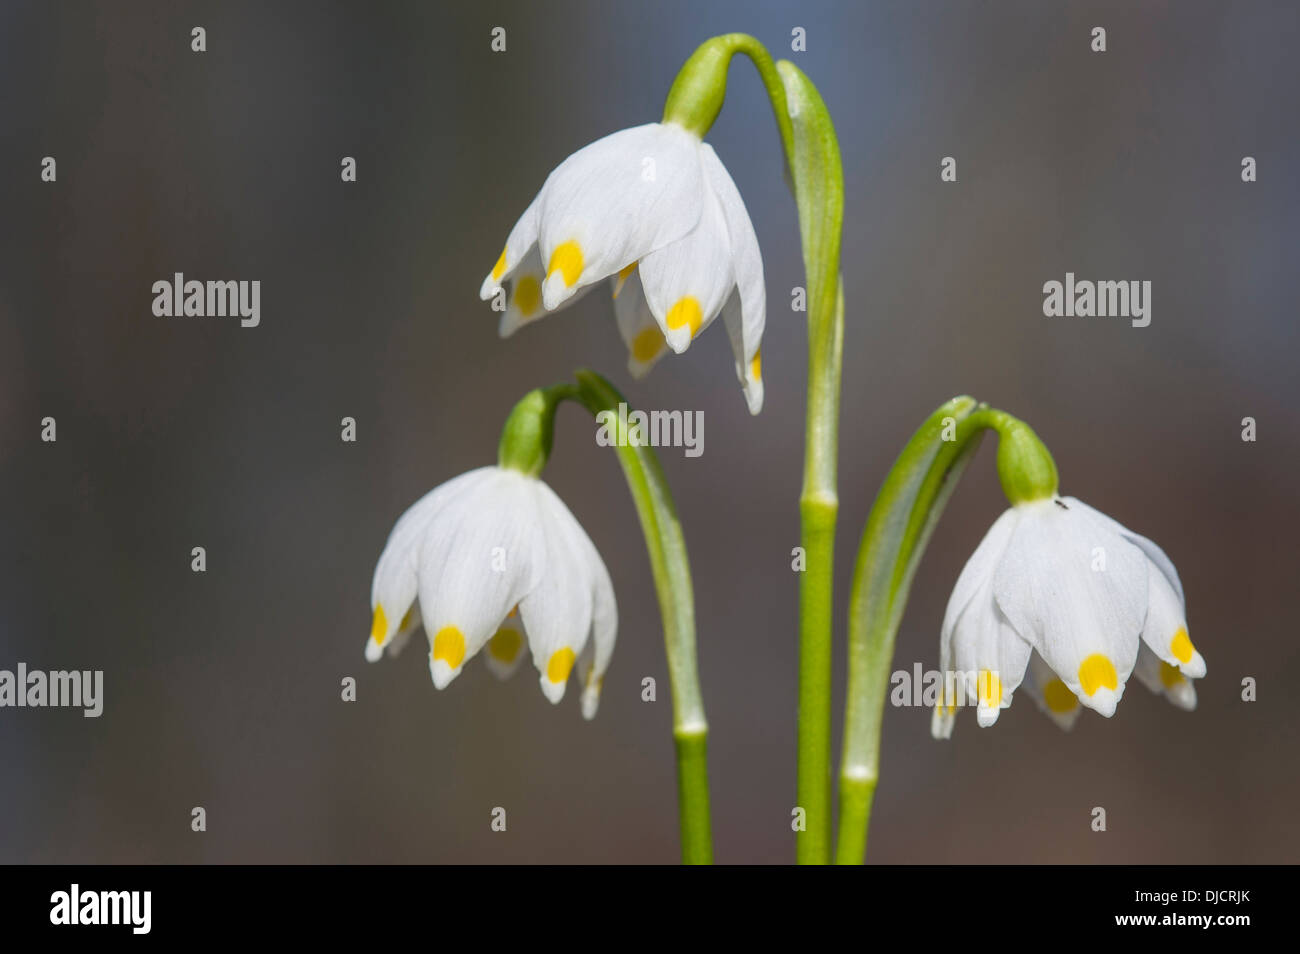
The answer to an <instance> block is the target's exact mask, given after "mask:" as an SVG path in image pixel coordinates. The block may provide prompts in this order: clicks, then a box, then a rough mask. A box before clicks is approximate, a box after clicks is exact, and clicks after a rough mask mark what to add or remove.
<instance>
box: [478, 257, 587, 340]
mask: <svg viewBox="0 0 1300 954" xmlns="http://www.w3.org/2000/svg"><path fill="white" fill-rule="evenodd" d="M545 280H546V273H545V272H544V271H543V270H542V257H541V254H540V253H539V252H538V251H537V246H536V245H534V246H533V247H532V248H530V249H529V250H528V252H527V253H526V254H525V255H524V257H523V260H522V261H521V262H520V264H519V267H518V269H517V270H516V271H515V273H514V274H513V275H512V276H511V277H510V279H509V282H508V285H507V286H506V287H503V288H502V290H501V291H502V294H503V295H505V303H506V307H505V311H503V312H501V321H500V322H499V323H498V324H497V334H499V335H500V336H501V337H502V338H509V337H510V336H511V335H513V334H514V333H515V332H516V331H518V330H519V329H520V328H521V327H522V326H524V325H526V324H530V323H532V322H534V321H536V320H537V319H539V318H543V317H545V316H546V315H548V314H553V312H548V311H547V310H546V309H545V308H544V307H543V306H542V282H543V281H545ZM590 290H591V286H588V287H586V288H583V289H582V290H581V291H579V292H578V293H577V294H576V295H574V296H573V297H571V298H569V299H568V300H567V301H565V302H564V303H563V304H562V305H560V306H559V308H556V309H555V311H559V310H561V309H563V308H567V307H568V306H569V305H573V304H576V303H577V302H578V301H579V300H580V299H581V298H582V296H583V295H585V294H586V293H587V292H588V291H590Z"/></svg>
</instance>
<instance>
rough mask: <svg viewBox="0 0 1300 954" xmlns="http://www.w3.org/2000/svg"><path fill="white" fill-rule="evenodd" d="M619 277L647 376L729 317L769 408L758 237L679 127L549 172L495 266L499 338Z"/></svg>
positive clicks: (739, 370)
mask: <svg viewBox="0 0 1300 954" xmlns="http://www.w3.org/2000/svg"><path fill="white" fill-rule="evenodd" d="M605 278H608V279H610V286H611V289H612V293H613V295H614V298H615V310H616V313H617V317H618V327H619V331H620V332H621V334H622V336H623V340H624V342H625V343H626V344H627V347H628V350H629V352H630V355H629V359H628V368H629V370H630V371H631V372H632V374H633V375H634V376H636V377H640V376H641V375H642V374H644V373H645V372H646V371H648V370H649V369H650V367H651V366H652V365H653V364H654V363H655V362H656V361H657V360H658V359H659V358H660V357H661V356H662V355H663V354H664V352H665V351H666V350H667V349H671V350H672V351H674V352H676V353H678V354H680V353H681V352H683V351H685V350H686V349H687V347H689V345H690V343H691V340H692V339H693V338H694V337H695V336H696V335H698V334H699V333H700V332H701V331H703V330H704V329H705V328H706V327H708V325H709V324H710V323H711V322H712V321H713V319H714V318H716V317H717V316H718V315H719V314H721V315H722V317H723V322H724V323H725V325H726V327H727V334H728V337H729V338H730V339H731V347H732V353H733V354H734V356H735V363H736V375H737V377H738V378H739V380H740V382H741V385H742V386H743V387H744V391H745V400H746V402H747V403H748V405H749V410H750V413H752V414H757V413H758V412H759V410H761V409H762V406H763V380H762V359H761V357H760V353H759V343H760V341H761V340H762V337H763V326H764V322H765V320H766V319H765V311H766V307H767V292H766V289H765V288H764V285H763V261H762V256H761V255H760V253H759V248H758V238H757V236H756V235H755V234H754V226H753V224H752V223H751V222H750V220H749V213H748V212H747V211H746V210H745V203H744V202H743V201H742V199H741V197H740V192H739V191H738V190H737V189H736V184H735V183H734V182H733V181H732V179H731V176H730V175H729V174H728V173H727V170H726V168H724V167H723V165H722V162H721V160H719V159H718V157H717V154H716V153H715V152H714V151H713V147H712V146H710V145H709V144H708V143H706V142H704V141H703V140H701V139H700V137H699V136H697V135H695V133H693V132H689V131H688V130H686V129H684V128H683V127H681V126H678V125H676V124H675V123H671V122H670V123H649V124H647V125H644V126H636V127H633V128H632V129H624V130H621V131H620V132H616V133H613V134H611V135H609V136H606V137H605V138H604V139H600V140H597V141H596V142H594V143H592V144H591V145H589V146H587V147H585V148H583V149H580V150H578V151H577V152H575V153H574V154H573V155H572V156H570V157H569V158H568V159H566V160H564V162H562V163H561V164H560V165H559V167H558V168H557V169H556V170H555V171H554V172H552V173H551V174H550V176H549V177H548V178H547V180H546V182H545V184H544V185H543V186H542V190H541V191H540V192H539V193H538V194H537V197H536V198H535V199H533V202H532V204H531V205H530V206H528V208H527V209H526V210H525V211H524V214H523V215H522V216H521V217H520V219H519V221H518V222H517V223H516V224H515V227H514V229H513V230H512V231H511V232H510V237H509V238H508V239H507V240H506V246H505V249H504V250H503V251H502V252H501V257H500V258H499V259H497V263H496V265H495V267H493V269H492V271H491V272H490V273H489V274H488V276H487V278H485V279H484V280H483V286H482V288H481V289H480V290H479V296H480V297H481V298H482V299H484V300H485V301H486V300H488V299H491V298H493V297H494V296H496V295H497V294H498V292H501V291H503V290H504V289H505V283H506V282H507V281H509V283H510V287H509V289H508V297H507V299H506V309H505V311H504V312H503V313H502V316H501V324H500V329H499V330H500V333H501V335H502V337H506V336H508V335H511V334H513V333H514V332H515V330H516V329H517V328H519V327H520V325H522V324H524V323H526V322H528V321H531V320H533V319H535V318H538V317H540V316H541V315H542V314H544V313H546V312H549V311H554V310H556V309H558V308H561V307H563V306H564V305H565V304H567V303H569V302H571V301H574V300H575V299H576V297H577V296H578V295H579V294H580V293H581V292H583V291H586V290H588V289H590V288H591V287H592V286H593V285H594V284H596V283H597V282H599V281H601V280H602V279H605Z"/></svg>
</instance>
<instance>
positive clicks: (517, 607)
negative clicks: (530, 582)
mask: <svg viewBox="0 0 1300 954" xmlns="http://www.w3.org/2000/svg"><path fill="white" fill-rule="evenodd" d="M506 615H507V616H518V615H519V604H518V603H516V604H515V608H514V609H512V610H511V611H510V612H509V613H506Z"/></svg>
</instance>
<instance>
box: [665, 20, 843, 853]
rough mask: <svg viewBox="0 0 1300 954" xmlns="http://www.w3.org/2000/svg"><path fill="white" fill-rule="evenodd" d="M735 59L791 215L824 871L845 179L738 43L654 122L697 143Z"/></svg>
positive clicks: (702, 58)
mask: <svg viewBox="0 0 1300 954" xmlns="http://www.w3.org/2000/svg"><path fill="white" fill-rule="evenodd" d="M736 54H741V55H744V56H747V57H749V59H750V60H752V61H753V63H754V65H755V67H757V69H758V75H759V78H760V79H761V80H762V81H763V87H764V89H766V90H767V95H768V99H769V100H770V101H771V104H772V112H773V113H774V114H775V116H776V124H777V128H778V129H779V131H780V133H781V146H782V148H783V149H784V151H785V158H786V164H787V166H788V168H789V170H790V178H791V183H792V184H793V186H794V196H795V203H796V205H797V206H798V210H799V237H800V245H801V247H802V250H803V261H804V274H805V276H806V279H805V280H806V284H807V306H808V407H807V426H806V431H805V449H804V473H803V488H802V491H801V493H800V497H799V516H800V525H801V532H800V543H801V546H802V547H803V551H804V561H805V562H804V566H805V569H804V572H803V574H802V576H801V578H800V583H799V738H798V745H799V753H798V769H797V781H796V786H797V789H796V802H797V807H799V808H802V809H803V811H804V829H803V830H802V831H800V832H799V835H798V839H797V841H796V849H795V850H796V856H797V858H798V860H799V862H800V863H801V864H809V863H817V864H824V863H826V862H827V861H829V860H830V831H831V786H830V781H831V777H830V765H831V759H830V749H831V649H832V629H831V623H832V609H833V605H834V603H833V592H832V579H833V573H834V563H835V519H836V516H837V513H838V509H839V498H838V496H837V493H836V479H835V471H836V459H837V456H838V439H839V438H838V432H839V404H840V366H841V353H842V349H843V340H844V297H843V290H842V289H841V288H840V278H839V270H840V266H839V261H840V230H841V226H842V223H843V220H844V173H843V169H842V168H841V166H840V151H839V142H838V140H837V139H836V136H835V127H834V124H833V123H832V122H831V118H830V114H829V112H827V109H826V104H825V103H824V102H823V101H822V97H821V94H820V93H819V92H818V91H817V88H816V87H815V86H814V85H813V84H812V82H811V81H810V80H809V79H808V77H806V76H804V74H803V73H802V72H801V71H800V70H799V69H798V68H797V67H796V66H795V65H794V64H793V63H790V62H789V61H786V60H782V61H780V62H776V63H774V62H773V61H772V57H771V56H770V55H769V54H768V52H767V50H766V49H765V48H764V47H763V45H762V44H761V43H759V42H758V40H756V39H754V38H753V37H752V36H748V35H746V34H743V33H729V34H726V35H725V36H718V37H714V38H713V39H711V40H708V41H707V42H705V43H703V44H701V45H700V47H699V48H698V49H697V50H696V51H695V52H694V53H693V54H692V55H691V57H690V59H688V60H687V61H686V64H685V65H684V66H683V67H682V69H681V71H680V72H679V73H678V75H677V79H676V80H675V81H674V82H673V86H672V89H671V90H670V91H669V93H668V100H667V102H666V103H665V104H664V121H665V122H674V123H678V124H680V125H682V126H684V127H685V128H687V129H689V130H691V131H693V132H695V133H696V134H697V135H699V136H703V135H704V134H705V133H706V132H708V130H709V129H710V127H712V125H713V122H714V120H715V119H716V118H717V116H718V112H719V111H720V110H721V109H722V102H723V99H724V98H725V97H726V90H727V71H728V69H729V67H730V63H731V59H732V57H733V56H735V55H736Z"/></svg>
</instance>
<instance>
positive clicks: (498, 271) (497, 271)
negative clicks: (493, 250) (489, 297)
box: [492, 249, 506, 282]
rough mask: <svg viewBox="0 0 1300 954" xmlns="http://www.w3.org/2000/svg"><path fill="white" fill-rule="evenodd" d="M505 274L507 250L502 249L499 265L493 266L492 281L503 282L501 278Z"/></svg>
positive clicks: (498, 260)
mask: <svg viewBox="0 0 1300 954" xmlns="http://www.w3.org/2000/svg"><path fill="white" fill-rule="evenodd" d="M505 273H506V250H505V249H502V250H501V257H500V258H498V259H497V263H496V264H495V265H493V266H492V280H493V281H494V282H499V281H501V276H502V275H504V274H505Z"/></svg>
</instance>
